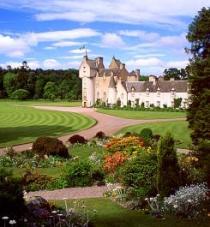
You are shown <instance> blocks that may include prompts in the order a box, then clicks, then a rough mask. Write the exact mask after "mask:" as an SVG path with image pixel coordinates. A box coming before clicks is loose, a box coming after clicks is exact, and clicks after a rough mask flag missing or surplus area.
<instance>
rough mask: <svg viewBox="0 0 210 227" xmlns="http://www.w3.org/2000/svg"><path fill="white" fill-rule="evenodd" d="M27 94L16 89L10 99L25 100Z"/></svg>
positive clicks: (25, 91)
mask: <svg viewBox="0 0 210 227" xmlns="http://www.w3.org/2000/svg"><path fill="white" fill-rule="evenodd" d="M29 95H30V94H29V92H28V91H27V90H25V89H18V90H16V91H14V92H13V93H12V94H11V98H12V99H18V100H25V99H27V98H28V97H29Z"/></svg>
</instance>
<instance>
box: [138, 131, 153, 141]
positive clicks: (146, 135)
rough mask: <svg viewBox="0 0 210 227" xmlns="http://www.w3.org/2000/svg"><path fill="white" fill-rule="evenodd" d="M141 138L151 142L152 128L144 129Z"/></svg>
mask: <svg viewBox="0 0 210 227" xmlns="http://www.w3.org/2000/svg"><path fill="white" fill-rule="evenodd" d="M140 136H141V137H142V138H144V139H145V140H149V139H151V138H152V136H153V133H152V130H151V129H150V128H143V129H142V130H141V132H140Z"/></svg>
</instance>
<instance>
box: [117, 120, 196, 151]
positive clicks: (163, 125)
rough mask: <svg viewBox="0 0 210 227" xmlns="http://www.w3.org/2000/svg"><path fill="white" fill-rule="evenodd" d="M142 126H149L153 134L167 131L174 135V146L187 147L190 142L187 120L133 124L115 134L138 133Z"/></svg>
mask: <svg viewBox="0 0 210 227" xmlns="http://www.w3.org/2000/svg"><path fill="white" fill-rule="evenodd" d="M143 128H151V129H152V131H153V134H159V135H164V134H165V133H166V132H167V131H169V132H171V133H172V135H173V136H174V138H175V140H177V142H176V146H177V147H179V148H188V147H189V146H190V145H191V144H192V141H191V138H190V129H189V128H188V122H187V121H173V122H160V123H147V124H141V125H134V126H129V127H126V128H123V129H122V130H120V131H119V132H118V133H117V134H124V133H126V132H135V133H140V132H141V130H142V129H143Z"/></svg>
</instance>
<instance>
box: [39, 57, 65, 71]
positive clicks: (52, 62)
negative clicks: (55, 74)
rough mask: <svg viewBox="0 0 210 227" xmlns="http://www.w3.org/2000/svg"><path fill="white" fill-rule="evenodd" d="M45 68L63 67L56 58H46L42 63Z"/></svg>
mask: <svg viewBox="0 0 210 227" xmlns="http://www.w3.org/2000/svg"><path fill="white" fill-rule="evenodd" d="M42 65H43V68H44V69H61V68H62V65H61V64H60V63H59V62H58V61H57V60H55V59H46V60H44V61H43V63H42Z"/></svg>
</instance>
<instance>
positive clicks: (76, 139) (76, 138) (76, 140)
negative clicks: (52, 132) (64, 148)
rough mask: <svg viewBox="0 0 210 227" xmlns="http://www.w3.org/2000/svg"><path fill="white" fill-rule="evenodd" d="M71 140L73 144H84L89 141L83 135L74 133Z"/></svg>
mask: <svg viewBox="0 0 210 227" xmlns="http://www.w3.org/2000/svg"><path fill="white" fill-rule="evenodd" d="M69 142H70V143H71V144H75V143H82V144H85V143H87V140H86V139H85V138H84V137H83V136H80V135H73V136H71V137H70V138H69Z"/></svg>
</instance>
